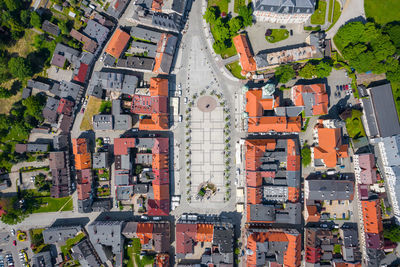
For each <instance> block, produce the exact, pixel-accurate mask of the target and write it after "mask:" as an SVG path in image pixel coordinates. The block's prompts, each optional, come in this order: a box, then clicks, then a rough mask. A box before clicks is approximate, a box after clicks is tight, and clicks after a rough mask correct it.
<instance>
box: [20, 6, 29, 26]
mask: <svg viewBox="0 0 400 267" xmlns="http://www.w3.org/2000/svg"><path fill="white" fill-rule="evenodd" d="M20 19H21V22H22V24H23V25H24V26H25V27H29V26H30V25H31V23H30V22H31V12H29V11H28V10H21V13H20Z"/></svg>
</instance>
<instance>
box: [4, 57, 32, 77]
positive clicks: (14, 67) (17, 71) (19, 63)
mask: <svg viewBox="0 0 400 267" xmlns="http://www.w3.org/2000/svg"><path fill="white" fill-rule="evenodd" d="M8 68H9V70H10V73H11V75H12V76H14V77H16V78H19V79H24V78H27V77H29V76H31V75H32V74H33V73H32V68H31V66H30V65H29V62H27V60H26V59H25V58H23V57H13V58H11V59H10V61H8Z"/></svg>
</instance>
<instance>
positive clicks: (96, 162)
mask: <svg viewBox="0 0 400 267" xmlns="http://www.w3.org/2000/svg"><path fill="white" fill-rule="evenodd" d="M108 167H109V164H108V152H96V153H93V169H103V168H108Z"/></svg>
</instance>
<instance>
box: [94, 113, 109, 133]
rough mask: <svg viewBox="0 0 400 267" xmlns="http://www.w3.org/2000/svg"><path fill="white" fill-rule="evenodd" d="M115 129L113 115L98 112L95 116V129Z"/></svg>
mask: <svg viewBox="0 0 400 267" xmlns="http://www.w3.org/2000/svg"><path fill="white" fill-rule="evenodd" d="M112 129H113V116H112V115H103V114H97V115H94V116H93V130H95V131H106V130H112Z"/></svg>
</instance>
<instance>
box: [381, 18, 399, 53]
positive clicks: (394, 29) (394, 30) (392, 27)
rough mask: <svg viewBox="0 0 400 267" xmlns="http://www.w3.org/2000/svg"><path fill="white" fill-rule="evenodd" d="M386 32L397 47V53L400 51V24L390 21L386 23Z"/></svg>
mask: <svg viewBox="0 0 400 267" xmlns="http://www.w3.org/2000/svg"><path fill="white" fill-rule="evenodd" d="M384 32H385V33H387V34H388V35H389V37H390V40H391V41H392V42H393V44H394V46H395V47H396V48H397V53H400V25H398V24H391V23H389V24H387V25H385V28H384Z"/></svg>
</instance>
